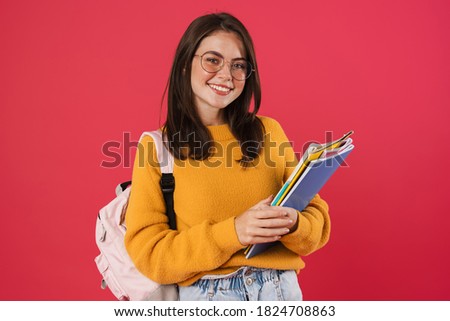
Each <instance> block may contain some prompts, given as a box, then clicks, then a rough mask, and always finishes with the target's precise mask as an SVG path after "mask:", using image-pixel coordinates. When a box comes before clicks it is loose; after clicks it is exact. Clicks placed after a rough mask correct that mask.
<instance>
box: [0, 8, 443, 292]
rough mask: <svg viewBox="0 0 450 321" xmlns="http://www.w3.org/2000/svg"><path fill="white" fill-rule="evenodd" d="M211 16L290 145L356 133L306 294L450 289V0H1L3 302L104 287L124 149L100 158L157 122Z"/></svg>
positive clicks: (310, 261) (305, 279)
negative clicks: (237, 28) (174, 68)
mask: <svg viewBox="0 0 450 321" xmlns="http://www.w3.org/2000/svg"><path fill="white" fill-rule="evenodd" d="M222 10H225V11H229V12H231V13H233V14H235V15H236V16H237V17H238V18H239V19H241V20H242V21H243V22H244V24H245V25H246V26H247V27H248V29H249V31H250V33H251V34H252V35H253V38H254V42H255V46H256V51H257V57H258V60H259V65H260V76H261V79H262V89H263V103H262V107H261V112H260V114H262V115H267V116H271V117H274V118H276V119H277V120H279V121H280V122H281V124H282V125H283V127H284V128H285V131H286V132H287V134H288V136H289V138H290V139H291V140H292V141H294V143H295V145H294V147H295V149H296V150H297V151H299V152H300V151H302V148H303V146H304V144H305V143H306V142H308V141H320V142H323V141H324V140H325V138H326V134H325V133H326V132H331V133H332V135H333V137H334V138H337V137H338V136H340V135H342V134H343V133H344V132H346V131H347V130H349V129H353V130H355V134H354V136H353V138H354V142H355V145H356V149H355V151H354V152H353V153H352V155H350V157H349V158H348V164H349V167H346V168H342V169H340V170H338V172H336V174H335V176H334V177H333V178H332V179H331V181H330V182H329V183H328V184H327V185H326V187H325V188H324V189H323V190H322V192H321V194H322V196H323V197H324V198H325V199H326V200H327V201H328V202H329V204H330V214H331V216H332V224H333V225H332V236H331V240H330V243H329V244H328V245H327V246H326V247H325V248H323V249H322V250H320V251H319V252H316V253H314V254H313V255H311V256H309V257H307V258H306V263H307V267H306V269H305V270H304V271H303V272H302V273H301V274H300V282H301V285H302V288H303V291H304V297H305V299H306V300H450V278H449V277H448V275H449V271H450V255H449V254H450V253H449V252H450V251H449V243H450V233H449V224H450V216H449V209H448V204H447V201H448V196H449V193H448V187H445V186H447V184H448V180H449V177H450V175H449V174H450V170H449V158H450V157H449V156H450V152H449V148H448V140H449V138H450V135H449V134H450V133H449V131H450V130H449V127H448V126H447V122H448V121H449V119H450V117H449V114H450V112H449V107H450V94H449V88H450V87H449V85H450V77H449V74H450V63H449V59H448V58H449V57H450V52H449V45H450V42H449V39H450V33H449V31H450V5H449V3H448V1H445V0H442V1H430V0H428V1H427V0H423V1H420V0H404V1H400V0H377V1H359V0H341V1H331V0H322V1H270V2H261V1H259V0H255V1H242V2H238V1H221V2H214V4H204V1H179V2H175V1H158V3H157V2H156V1H111V0H107V1H106V0H102V1H86V0H83V1H80V0H79V1H58V0H54V1H50V0H46V1H31V0H30V1H23V0H22V1H21V0H15V1H2V2H1V4H0V43H1V49H0V58H1V59H0V60H1V61H0V75H1V77H0V104H1V127H0V140H1V150H2V153H1V157H0V162H1V163H0V165H1V166H0V171H1V178H2V183H3V184H2V189H1V200H2V204H1V205H2V206H1V212H2V224H1V227H2V232H1V233H0V243H1V248H0V258H1V266H0V271H1V273H0V284H1V289H2V290H1V291H0V299H2V300H109V299H113V296H112V295H111V294H110V293H109V292H108V291H102V290H101V289H100V275H99V274H98V271H97V270H96V266H95V264H94V261H93V259H94V257H95V256H96V255H97V252H98V250H97V248H96V245H95V242H94V226H95V220H96V214H97V212H98V210H99V209H100V208H101V207H102V206H103V205H105V204H106V203H107V202H108V201H109V200H110V199H111V198H112V197H113V195H114V194H113V189H114V186H115V185H116V183H118V182H120V181H122V180H126V179H128V178H130V176H131V168H130V167H129V164H130V163H132V161H133V157H134V152H135V150H133V149H131V150H129V151H130V153H128V152H123V150H122V149H118V151H119V152H121V153H122V154H127V153H128V154H129V155H128V157H127V158H126V161H127V162H128V166H127V164H126V162H122V164H121V166H119V167H116V168H114V169H106V168H102V167H101V166H100V164H101V162H102V161H103V160H106V161H111V158H107V157H106V156H104V155H103V154H102V150H101V148H102V145H103V144H104V143H106V142H108V141H118V142H123V138H122V136H123V133H130V135H131V138H132V139H133V140H136V139H138V137H139V135H140V133H141V132H142V131H144V130H148V129H154V128H156V127H157V126H158V124H159V115H160V101H161V97H162V93H163V90H164V86H165V84H166V81H167V78H168V73H169V69H170V65H171V61H172V58H173V54H174V51H175V47H176V45H177V43H178V41H179V39H180V37H181V35H182V33H183V32H184V30H185V29H186V27H187V26H188V24H189V23H190V21H192V20H193V19H194V18H195V17H197V16H199V15H202V14H205V13H209V12H216V11H222ZM162 115H163V116H164V111H162Z"/></svg>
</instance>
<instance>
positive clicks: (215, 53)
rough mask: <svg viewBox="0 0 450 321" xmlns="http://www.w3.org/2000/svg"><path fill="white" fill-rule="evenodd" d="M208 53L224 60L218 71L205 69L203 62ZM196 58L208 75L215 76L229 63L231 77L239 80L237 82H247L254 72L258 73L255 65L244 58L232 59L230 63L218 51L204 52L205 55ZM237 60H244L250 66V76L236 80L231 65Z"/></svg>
mask: <svg viewBox="0 0 450 321" xmlns="http://www.w3.org/2000/svg"><path fill="white" fill-rule="evenodd" d="M208 53H210V54H214V55H216V56H219V57H220V58H222V61H223V62H222V65H221V66H220V68H219V69H218V70H217V71H208V70H206V69H205V67H203V63H202V61H203V56H204V55H206V54H208ZM195 56H197V57H200V66H201V67H202V69H203V70H204V71H206V72H207V73H210V74H214V73H216V72H219V71H221V70H222V68H223V67H224V66H225V62H228V63H229V64H230V75H231V77H232V78H233V79H235V80H237V81H245V80H247V79H248V78H250V76H251V75H252V73H253V72H256V70H255V69H253V65H252V64H251V62H250V61H248V60H247V59H244V58H235V59H231V61H229V60H226V59H225V57H224V56H222V54H220V53H219V52H217V51H213V50H210V51H206V52H204V53H203V54H201V55H198V54H195V55H194V57H195ZM235 60H244V61H245V62H246V63H247V64H248V65H249V66H250V68H249V70H250V72H249V73H248V76H246V77H245V78H244V79H236V78H235V77H234V76H233V72H232V71H231V70H232V66H231V63H232V62H233V61H235Z"/></svg>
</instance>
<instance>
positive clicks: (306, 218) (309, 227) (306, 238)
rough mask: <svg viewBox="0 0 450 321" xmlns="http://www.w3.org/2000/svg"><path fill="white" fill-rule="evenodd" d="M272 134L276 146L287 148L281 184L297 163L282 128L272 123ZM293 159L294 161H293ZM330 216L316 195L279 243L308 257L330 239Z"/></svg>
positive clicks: (324, 204)
mask: <svg viewBox="0 0 450 321" xmlns="http://www.w3.org/2000/svg"><path fill="white" fill-rule="evenodd" d="M273 123H274V126H275V127H274V129H273V132H274V133H277V134H276V135H275V137H276V138H277V141H278V144H282V145H284V146H288V147H287V148H284V153H283V157H284V159H283V160H282V162H281V165H280V166H283V168H284V173H283V182H285V181H286V180H287V179H288V178H289V176H290V175H291V173H292V171H293V170H294V168H295V166H296V165H297V163H298V161H297V160H296V158H295V153H294V150H293V148H292V145H291V144H289V143H288V142H289V141H288V138H287V137H286V134H285V133H284V131H283V129H282V127H281V126H280V124H279V123H277V122H276V121H273ZM293 159H295V161H293ZM330 224H331V223H330V216H329V214H328V204H327V203H326V202H325V201H324V200H323V199H322V198H321V197H320V196H319V195H318V194H317V195H316V196H314V198H313V199H312V200H311V202H310V204H309V205H308V206H307V207H306V208H305V209H304V210H303V211H302V212H299V211H298V225H297V229H296V230H295V231H293V232H291V233H289V234H286V235H284V236H283V237H282V238H281V240H280V241H281V242H282V243H283V245H284V246H285V247H287V248H288V249H289V250H291V251H293V252H294V253H297V254H298V255H302V256H303V255H308V254H311V253H313V252H314V251H316V250H318V249H320V248H321V247H323V246H324V245H325V244H326V243H327V242H328V239H329V237H330Z"/></svg>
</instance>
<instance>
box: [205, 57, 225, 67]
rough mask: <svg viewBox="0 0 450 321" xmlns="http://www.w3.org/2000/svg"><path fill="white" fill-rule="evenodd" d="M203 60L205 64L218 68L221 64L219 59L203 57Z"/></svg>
mask: <svg viewBox="0 0 450 321" xmlns="http://www.w3.org/2000/svg"><path fill="white" fill-rule="evenodd" d="M204 60H205V62H206V63H208V64H210V65H215V66H219V65H220V64H221V59H220V58H219V57H214V56H206V57H204Z"/></svg>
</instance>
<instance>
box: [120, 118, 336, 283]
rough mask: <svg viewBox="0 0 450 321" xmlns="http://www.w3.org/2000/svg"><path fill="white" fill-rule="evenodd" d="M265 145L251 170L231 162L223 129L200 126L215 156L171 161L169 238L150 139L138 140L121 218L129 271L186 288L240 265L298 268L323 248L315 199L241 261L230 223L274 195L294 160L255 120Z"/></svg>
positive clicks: (230, 143)
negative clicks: (292, 225) (291, 224)
mask: <svg viewBox="0 0 450 321" xmlns="http://www.w3.org/2000/svg"><path fill="white" fill-rule="evenodd" d="M260 119H261V120H262V122H263V124H264V126H265V130H266V136H265V143H264V147H263V149H262V152H261V153H260V156H259V157H258V159H257V160H256V162H254V163H255V164H256V165H255V166H253V167H247V168H245V169H244V168H242V167H241V165H240V164H239V163H238V162H236V160H238V159H240V158H241V156H242V154H241V151H240V147H239V144H238V142H237V141H236V139H235V138H234V136H233V135H232V133H231V131H230V129H229V127H228V125H226V124H225V125H218V126H208V129H209V131H210V132H211V135H212V138H213V140H214V144H215V147H216V151H215V154H214V155H213V156H212V157H210V158H208V159H207V160H203V161H196V160H192V159H187V160H184V161H182V160H178V159H175V164H174V171H173V174H174V177H175V186H176V187H175V192H174V203H175V206H174V208H175V213H176V222H177V229H178V230H177V231H173V230H170V229H169V228H168V219H167V216H166V215H165V204H164V199H163V196H162V192H161V188H160V185H159V181H160V178H161V172H160V169H159V167H158V166H154V165H151V164H152V163H153V164H154V161H153V162H152V161H151V160H149V157H152V160H155V159H157V158H156V150H155V148H154V145H153V144H152V138H151V137H148V136H146V137H144V138H143V139H142V141H141V147H142V148H139V149H138V151H137V154H136V159H135V163H134V168H133V176H132V180H133V185H132V187H131V195H130V200H129V204H128V209H127V214H126V225H127V232H126V236H125V245H126V248H127V251H128V253H129V255H130V257H131V259H132V260H133V261H134V263H135V265H136V267H137V268H138V270H139V271H141V272H142V273H143V274H144V275H146V276H148V277H149V278H151V279H152V280H154V281H156V282H158V283H162V284H165V283H178V284H179V285H182V286H183V285H190V284H192V283H194V282H195V281H196V280H198V279H199V278H201V277H202V276H203V275H205V274H228V273H231V272H233V271H235V270H236V269H238V268H239V267H241V266H254V267H259V268H273V269H282V270H287V269H292V270H297V272H298V271H299V270H300V269H302V268H304V266H305V263H304V261H303V260H302V259H301V256H304V255H308V254H310V253H312V252H314V251H315V250H317V249H319V248H321V247H322V246H323V245H325V243H326V242H327V241H328V238H329V234H330V219H329V215H328V205H327V203H326V202H325V201H324V200H322V199H321V198H320V197H319V195H316V196H315V197H314V198H313V200H312V201H311V203H310V204H309V206H308V207H307V208H306V209H305V210H304V211H303V212H301V213H299V218H298V227H297V229H296V230H295V231H293V232H291V233H289V234H287V235H284V236H283V237H282V238H281V240H280V241H279V242H277V245H275V246H274V247H272V248H270V249H268V250H267V251H265V252H264V253H262V254H259V255H257V256H254V257H252V258H251V259H246V258H245V255H244V253H243V252H244V246H243V245H242V244H241V243H240V242H239V240H238V237H237V234H236V231H235V226H234V220H235V218H236V217H237V216H238V215H240V214H242V213H243V212H245V211H246V210H247V209H249V208H250V207H252V206H253V205H255V204H256V203H258V202H259V201H261V200H262V199H265V198H267V197H268V196H269V195H271V194H273V195H275V194H276V193H277V192H278V190H279V189H280V188H281V186H282V184H283V182H284V181H286V179H287V178H288V177H289V175H290V174H291V172H292V170H293V169H294V167H295V165H296V164H297V159H296V156H295V154H294V151H293V149H292V146H291V144H290V143H289V141H288V139H287V137H286V135H285V134H284V131H283V129H282V128H281V126H280V125H279V123H278V122H276V121H275V120H273V119H271V118H268V117H260Z"/></svg>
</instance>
